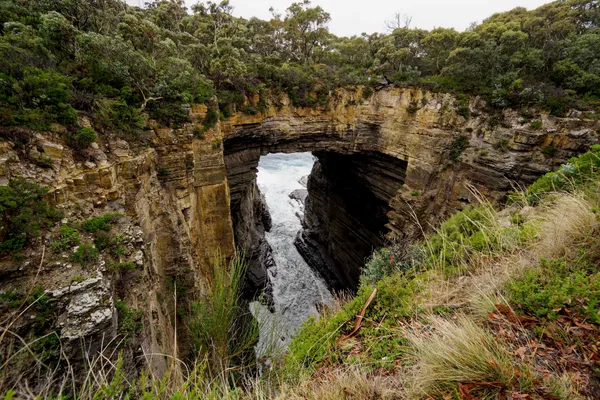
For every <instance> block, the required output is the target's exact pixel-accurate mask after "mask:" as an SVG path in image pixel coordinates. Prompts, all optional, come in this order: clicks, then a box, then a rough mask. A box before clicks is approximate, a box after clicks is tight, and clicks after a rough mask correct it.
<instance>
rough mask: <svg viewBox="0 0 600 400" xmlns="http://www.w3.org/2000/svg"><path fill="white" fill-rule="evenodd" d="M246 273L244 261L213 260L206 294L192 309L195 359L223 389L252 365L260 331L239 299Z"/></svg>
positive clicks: (235, 259)
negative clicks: (202, 360) (202, 362)
mask: <svg viewBox="0 0 600 400" xmlns="http://www.w3.org/2000/svg"><path fill="white" fill-rule="evenodd" d="M246 269H247V264H246V262H245V260H244V258H243V257H236V258H234V259H233V260H232V261H231V262H230V263H227V262H225V261H224V260H223V259H222V258H219V257H218V258H216V259H215V262H214V263H213V271H212V277H211V278H212V279H211V282H210V286H209V287H208V290H207V292H206V294H205V295H203V296H201V297H200V298H199V299H198V300H197V301H196V302H194V303H193V304H192V307H191V313H190V318H189V321H190V323H189V328H190V333H191V335H192V340H193V342H194V345H195V349H196V352H197V357H202V358H205V359H206V361H207V365H208V368H207V373H208V374H209V377H210V378H211V379H220V380H221V381H222V383H223V385H226V384H234V383H235V381H237V380H238V379H239V377H240V376H241V375H243V372H244V371H243V369H245V368H250V367H251V366H252V365H253V364H254V345H255V344H256V343H257V341H258V335H259V332H260V327H259V324H258V323H257V322H256V321H255V320H254V318H253V317H252V315H251V314H250V310H249V307H248V305H247V304H244V302H243V300H242V298H241V294H242V289H243V284H244V277H245V275H246Z"/></svg>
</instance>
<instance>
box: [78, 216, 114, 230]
mask: <svg viewBox="0 0 600 400" xmlns="http://www.w3.org/2000/svg"><path fill="white" fill-rule="evenodd" d="M121 216H122V214H119V213H108V214H104V215H102V216H99V217H94V218H90V219H88V220H86V221H83V223H82V224H81V227H82V229H83V230H84V231H86V232H92V233H94V232H98V231H109V230H110V229H111V228H112V225H113V224H114V223H115V221H116V220H117V219H118V218H119V217H121Z"/></svg>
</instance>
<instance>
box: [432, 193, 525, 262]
mask: <svg viewBox="0 0 600 400" xmlns="http://www.w3.org/2000/svg"><path fill="white" fill-rule="evenodd" d="M496 218H497V217H496V212H495V211H494V209H493V208H492V207H491V206H489V205H481V206H478V207H468V208H466V209H464V210H463V211H460V212H458V213H456V214H454V215H453V216H451V217H450V218H449V219H447V220H446V221H445V222H444V223H442V225H441V226H440V228H439V229H438V230H437V233H436V234H434V235H431V236H429V237H428V238H427V239H426V244H427V250H428V253H429V260H428V264H429V265H431V266H435V267H438V268H439V269H441V270H447V269H448V268H450V270H452V269H453V268H456V267H460V266H461V265H462V264H463V263H465V262H466V261H468V258H469V256H470V255H472V254H473V253H485V254H497V253H499V252H502V251H506V250H510V249H513V248H515V247H517V246H519V245H520V244H522V243H524V242H526V241H528V240H530V239H531V238H532V237H533V236H534V233H535V232H534V229H533V226H531V225H529V224H521V225H511V226H508V227H506V226H502V225H501V224H500V223H499V221H497V219H496Z"/></svg>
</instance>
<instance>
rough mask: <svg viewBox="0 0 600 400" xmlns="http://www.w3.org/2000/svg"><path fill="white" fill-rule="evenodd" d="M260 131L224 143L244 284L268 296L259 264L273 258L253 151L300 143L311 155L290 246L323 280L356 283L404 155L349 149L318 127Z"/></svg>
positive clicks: (384, 223)
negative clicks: (292, 132) (308, 132)
mask: <svg viewBox="0 0 600 400" xmlns="http://www.w3.org/2000/svg"><path fill="white" fill-rule="evenodd" d="M266 139H267V140H263V141H262V142H261V140H260V136H259V139H258V140H257V137H252V139H251V140H247V139H246V140H244V137H242V138H240V137H234V138H232V139H227V138H226V139H225V141H224V143H223V144H224V154H225V166H226V170H227V179H228V182H229V189H230V194H231V214H232V221H233V228H234V235H235V242H236V246H238V247H239V248H240V249H243V250H244V251H245V252H246V256H247V258H248V261H249V281H250V285H249V286H250V287H249V290H251V291H254V292H255V293H258V292H259V291H261V290H262V289H264V288H267V297H268V292H269V291H268V286H269V281H268V275H267V273H266V270H267V269H268V268H269V267H270V266H272V265H273V263H274V261H273V258H272V257H271V254H270V246H269V244H268V243H267V242H266V240H265V232H266V231H268V230H269V229H270V225H271V221H270V217H269V213H268V209H267V207H266V205H265V201H264V197H263V196H262V195H261V193H260V191H259V189H258V186H257V183H256V173H257V167H258V163H259V160H260V157H261V155H266V154H269V153H297V152H306V151H309V152H312V154H313V155H314V156H315V158H316V160H315V164H314V166H313V169H312V171H311V174H310V176H309V179H308V184H307V189H308V197H307V199H306V204H305V212H304V220H303V224H302V225H303V228H302V229H301V230H300V231H299V232H298V235H297V237H296V241H295V244H296V247H297V248H298V250H299V252H300V253H301V255H302V256H303V258H304V259H305V260H306V262H307V263H308V264H309V265H310V266H311V267H312V268H313V269H315V270H317V271H318V272H319V273H320V275H321V276H322V277H323V278H324V279H325V281H326V282H327V283H328V285H329V286H330V288H332V289H335V290H345V289H350V290H354V289H356V288H357V287H358V283H359V277H360V272H361V269H362V266H363V265H364V262H365V260H366V258H367V257H368V256H369V255H370V254H371V252H372V251H373V249H375V248H377V247H381V246H382V245H383V244H384V240H385V236H386V234H387V233H388V232H389V219H388V213H389V212H390V210H391V207H390V205H389V203H390V200H391V199H392V198H393V197H394V196H395V194H396V192H397V191H398V190H399V189H400V188H401V186H402V185H403V183H404V180H405V174H406V168H407V161H405V160H403V159H400V158H396V157H393V156H390V155H387V154H383V153H380V152H378V151H376V150H372V149H368V150H363V149H359V148H358V147H356V146H355V147H354V149H352V148H351V147H349V146H348V142H342V143H339V144H336V143H332V141H331V136H330V135H325V134H324V135H320V134H318V135H316V136H313V137H311V138H310V140H306V139H301V138H298V139H297V140H295V141H294V140H285V141H277V140H276V138H275V137H274V136H273V135H269V136H267V137H266ZM245 144H246V145H251V146H253V147H250V148H248V147H247V146H245Z"/></svg>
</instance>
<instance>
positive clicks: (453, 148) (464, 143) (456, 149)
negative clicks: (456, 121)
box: [450, 136, 469, 161]
mask: <svg viewBox="0 0 600 400" xmlns="http://www.w3.org/2000/svg"><path fill="white" fill-rule="evenodd" d="M467 147H469V137H468V136H459V137H457V138H456V139H454V141H453V142H452V144H451V145H450V159H451V160H452V161H457V160H458V158H459V157H460V155H461V154H462V153H463V151H465V149H466V148H467Z"/></svg>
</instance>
